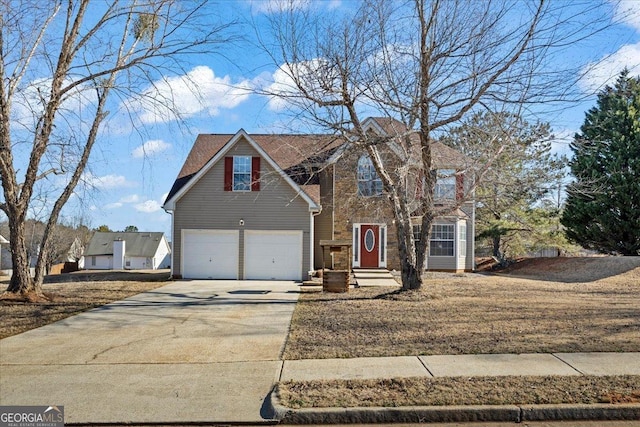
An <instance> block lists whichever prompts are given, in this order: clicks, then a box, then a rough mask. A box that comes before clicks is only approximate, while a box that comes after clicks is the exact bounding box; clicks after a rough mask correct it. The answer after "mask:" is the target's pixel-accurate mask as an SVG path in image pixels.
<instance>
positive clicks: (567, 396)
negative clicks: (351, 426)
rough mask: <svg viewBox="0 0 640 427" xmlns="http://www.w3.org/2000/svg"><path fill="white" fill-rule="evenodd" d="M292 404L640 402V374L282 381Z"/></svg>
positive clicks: (286, 401)
mask: <svg viewBox="0 0 640 427" xmlns="http://www.w3.org/2000/svg"><path fill="white" fill-rule="evenodd" d="M277 390H278V395H279V397H280V403H281V404H282V405H284V406H286V407H288V408H292V409H300V408H328V407H374V406H378V407H399V406H450V405H463V406H466V405H510V404H511V405H525V404H595V403H640V376H638V375H624V376H550V377H539V376H502V377H446V378H444V377H441V378H396V379H380V380H322V381H304V382H283V383H280V384H278V389H277Z"/></svg>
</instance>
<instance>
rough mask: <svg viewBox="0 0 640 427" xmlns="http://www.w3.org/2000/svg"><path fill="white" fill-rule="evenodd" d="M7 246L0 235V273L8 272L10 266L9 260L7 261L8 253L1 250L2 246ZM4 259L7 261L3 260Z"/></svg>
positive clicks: (6, 242)
mask: <svg viewBox="0 0 640 427" xmlns="http://www.w3.org/2000/svg"><path fill="white" fill-rule="evenodd" d="M7 244H9V241H8V240H7V239H5V238H4V237H2V235H0V272H1V271H3V270H7V272H8V269H9V266H10V265H11V260H10V259H8V255H9V251H7V250H5V249H3V248H2V245H7ZM5 257H6V258H7V261H5V260H4V258H5ZM5 264H6V265H5Z"/></svg>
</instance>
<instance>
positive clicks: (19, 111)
mask: <svg viewBox="0 0 640 427" xmlns="http://www.w3.org/2000/svg"><path fill="white" fill-rule="evenodd" d="M52 81H53V80H52V79H51V78H41V79H35V80H32V81H30V82H28V83H27V84H26V85H25V86H23V87H20V90H18V91H17V92H16V96H15V97H14V99H13V104H12V107H13V108H12V116H11V118H12V120H15V121H18V122H21V123H23V124H24V123H28V121H29V120H31V121H33V122H36V121H37V117H40V116H41V115H42V114H43V113H44V111H43V108H44V106H43V101H44V102H48V101H49V95H50V94H51V82H52ZM72 83H73V81H72V80H70V79H65V80H64V81H63V83H62V84H63V87H65V86H68V85H70V84H72ZM96 102H97V99H96V94H95V89H93V88H91V87H90V86H89V85H78V86H76V87H74V88H73V89H71V90H69V91H68V92H67V93H66V94H65V95H64V97H63V98H62V102H61V106H60V111H70V112H73V114H76V115H77V116H78V117H79V118H81V119H82V118H84V117H85V116H86V113H87V111H88V112H90V113H89V114H91V113H93V112H94V109H93V106H94V105H95V104H96ZM88 122H90V120H89V121H88ZM63 123H64V121H57V122H56V126H62V125H63ZM71 126H74V128H75V130H76V131H77V129H78V127H79V126H84V120H77V121H72V124H71ZM85 127H86V126H85Z"/></svg>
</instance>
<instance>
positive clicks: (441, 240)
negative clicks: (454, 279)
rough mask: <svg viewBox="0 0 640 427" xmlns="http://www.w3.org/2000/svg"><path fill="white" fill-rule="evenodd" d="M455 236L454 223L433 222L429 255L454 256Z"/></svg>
mask: <svg viewBox="0 0 640 427" xmlns="http://www.w3.org/2000/svg"><path fill="white" fill-rule="evenodd" d="M455 237H456V233H455V225H453V224H433V225H432V226H431V239H430V240H429V255H430V256H454V248H455Z"/></svg>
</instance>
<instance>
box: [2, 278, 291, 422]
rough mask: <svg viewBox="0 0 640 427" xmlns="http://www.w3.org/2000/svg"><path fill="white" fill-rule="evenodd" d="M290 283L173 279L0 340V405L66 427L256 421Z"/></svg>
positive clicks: (275, 366)
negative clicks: (56, 417) (48, 409)
mask: <svg viewBox="0 0 640 427" xmlns="http://www.w3.org/2000/svg"><path fill="white" fill-rule="evenodd" d="M298 295H299V294H298V286H297V285H296V284H295V283H293V282H257V281H180V282H175V283H172V284H170V285H167V286H164V287H162V288H159V289H156V290H152V291H149V292H145V293H142V294H139V295H136V296H133V297H131V298H128V299H125V300H122V301H118V302H115V303H112V304H109V305H106V306H103V307H101V308H98V309H94V310H91V311H89V312H86V313H83V314H80V315H77V316H74V317H71V318H68V319H66V320H63V321H60V322H57V323H54V324H51V325H48V326H44V327H42V328H39V329H35V330H32V331H29V332H25V333H23V334H20V335H17V336H13V337H9V338H5V339H3V340H0V405H64V407H65V421H66V422H67V423H89V422H94V423H121V422H128V423H184V422H220V423H224V422H260V421H264V420H265V419H268V418H269V417H270V414H269V413H268V411H266V410H265V409H264V408H263V402H264V400H265V398H266V396H267V395H268V393H269V392H270V390H271V387H272V385H273V383H274V382H275V381H276V380H277V378H278V375H279V373H280V370H281V368H282V362H281V360H280V355H281V352H282V348H283V346H284V343H285V340H286V336H287V332H288V328H289V325H290V321H291V315H292V313H293V309H294V307H295V303H296V301H297V299H298Z"/></svg>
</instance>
